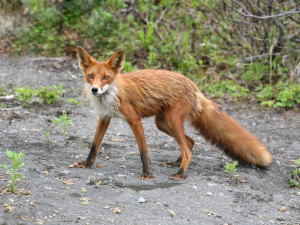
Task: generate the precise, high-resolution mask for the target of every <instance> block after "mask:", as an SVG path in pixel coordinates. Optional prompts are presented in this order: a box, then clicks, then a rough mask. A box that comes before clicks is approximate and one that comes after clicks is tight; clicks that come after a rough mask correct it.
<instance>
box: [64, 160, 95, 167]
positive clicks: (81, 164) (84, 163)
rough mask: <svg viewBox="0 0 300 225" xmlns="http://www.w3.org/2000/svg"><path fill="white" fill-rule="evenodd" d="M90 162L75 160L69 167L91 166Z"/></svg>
mask: <svg viewBox="0 0 300 225" xmlns="http://www.w3.org/2000/svg"><path fill="white" fill-rule="evenodd" d="M91 167H92V164H91V163H87V162H86V161H84V162H77V163H75V164H73V165H69V168H91Z"/></svg>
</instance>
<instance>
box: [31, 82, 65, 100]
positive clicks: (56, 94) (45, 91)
mask: <svg viewBox="0 0 300 225" xmlns="http://www.w3.org/2000/svg"><path fill="white" fill-rule="evenodd" d="M63 87H64V84H60V85H59V86H56V85H53V86H51V87H48V86H45V87H42V88H40V89H39V90H38V91H37V95H36V96H37V97H40V98H41V102H46V103H47V104H51V103H53V102H61V100H62V96H63V94H64V93H65V90H63Z"/></svg>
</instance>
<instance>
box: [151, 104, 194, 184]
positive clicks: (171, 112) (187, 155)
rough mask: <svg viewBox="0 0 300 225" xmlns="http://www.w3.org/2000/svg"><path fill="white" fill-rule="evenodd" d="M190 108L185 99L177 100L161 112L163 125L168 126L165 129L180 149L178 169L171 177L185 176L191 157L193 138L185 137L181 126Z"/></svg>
mask: <svg viewBox="0 0 300 225" xmlns="http://www.w3.org/2000/svg"><path fill="white" fill-rule="evenodd" d="M190 109H191V107H188V106H187V105H186V101H184V100H179V101H177V102H175V103H174V104H173V105H172V106H171V107H169V108H166V109H165V111H164V112H163V113H164V121H165V125H166V126H165V127H167V128H168V129H165V130H167V131H168V133H169V134H171V136H173V137H174V138H175V140H176V141H177V143H178V145H179V147H180V149H181V156H180V157H179V161H181V163H180V167H179V170H178V172H177V174H173V175H171V177H172V178H175V179H185V178H186V172H187V169H188V167H189V164H190V161H191V159H192V153H191V150H190V147H192V146H193V144H194V140H192V139H191V138H187V135H186V134H185V133H184V126H183V122H184V120H185V118H186V117H187V115H188V114H189V112H190ZM156 120H159V117H157V118H156ZM160 128H161V127H160ZM188 143H189V144H188Z"/></svg>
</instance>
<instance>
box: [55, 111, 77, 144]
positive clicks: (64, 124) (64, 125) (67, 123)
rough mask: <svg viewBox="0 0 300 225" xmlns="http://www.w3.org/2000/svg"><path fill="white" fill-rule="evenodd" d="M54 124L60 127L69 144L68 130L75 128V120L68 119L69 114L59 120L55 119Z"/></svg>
mask: <svg viewBox="0 0 300 225" xmlns="http://www.w3.org/2000/svg"><path fill="white" fill-rule="evenodd" d="M52 123H53V124H54V125H55V126H56V127H59V128H60V129H61V130H62V132H63V134H64V139H65V142H66V143H68V140H67V132H68V129H69V128H70V127H71V126H73V120H72V119H70V118H68V114H67V113H64V114H63V115H61V116H60V117H59V118H57V117H55V118H54V119H52Z"/></svg>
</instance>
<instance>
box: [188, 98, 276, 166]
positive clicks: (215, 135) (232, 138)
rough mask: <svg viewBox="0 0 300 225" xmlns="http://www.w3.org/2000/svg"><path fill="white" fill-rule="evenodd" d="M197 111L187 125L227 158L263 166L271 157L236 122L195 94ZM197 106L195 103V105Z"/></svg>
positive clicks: (258, 142) (251, 135) (261, 145)
mask: <svg viewBox="0 0 300 225" xmlns="http://www.w3.org/2000/svg"><path fill="white" fill-rule="evenodd" d="M197 98H198V102H199V103H200V102H201V107H199V108H201V112H200V113H199V114H194V115H193V116H192V117H191V123H192V125H194V126H195V128H196V129H197V130H199V131H200V133H201V135H203V136H204V137H205V138H206V139H207V140H209V141H210V142H212V143H213V144H216V145H217V146H219V147H220V148H222V149H224V150H225V152H226V153H228V154H229V155H231V156H233V157H236V158H237V159H239V160H242V161H244V162H247V163H251V164H254V165H257V166H261V167H265V166H268V165H269V164H271V163H272V161H273V158H272V155H271V153H270V152H269V151H268V149H267V148H266V147H265V146H264V145H263V144H262V143H261V142H260V141H259V140H258V139H257V138H256V137H254V136H253V134H251V133H250V132H249V131H247V130H246V129H245V128H244V127H242V126H241V125H240V124H239V123H238V122H237V121H235V120H234V119H233V118H231V117H230V116H229V115H227V114H226V113H225V112H223V111H222V110H220V109H219V107H218V106H217V105H216V104H215V103H214V102H212V101H210V100H208V99H206V98H205V97H204V96H203V95H201V94H199V96H198V97H197ZM199 103H198V104H199Z"/></svg>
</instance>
